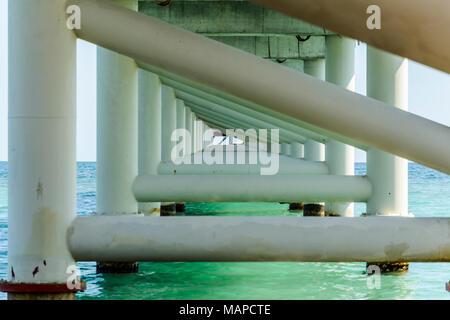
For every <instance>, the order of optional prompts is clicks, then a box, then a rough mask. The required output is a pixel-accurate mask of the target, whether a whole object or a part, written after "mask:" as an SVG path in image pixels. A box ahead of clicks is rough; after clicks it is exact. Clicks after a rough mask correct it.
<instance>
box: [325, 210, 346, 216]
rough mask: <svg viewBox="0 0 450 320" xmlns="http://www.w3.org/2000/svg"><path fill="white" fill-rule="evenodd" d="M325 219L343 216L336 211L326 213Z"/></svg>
mask: <svg viewBox="0 0 450 320" xmlns="http://www.w3.org/2000/svg"><path fill="white" fill-rule="evenodd" d="M325 217H342V215H341V214H340V213H337V212H334V211H325Z"/></svg>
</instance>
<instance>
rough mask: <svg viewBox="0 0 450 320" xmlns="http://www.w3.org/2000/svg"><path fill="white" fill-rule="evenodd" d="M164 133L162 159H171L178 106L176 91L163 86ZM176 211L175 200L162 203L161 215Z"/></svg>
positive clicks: (171, 213) (173, 213) (162, 137)
mask: <svg viewBox="0 0 450 320" xmlns="http://www.w3.org/2000/svg"><path fill="white" fill-rule="evenodd" d="M161 96H162V128H161V129H162V134H161V161H162V162H169V161H171V153H172V149H173V147H174V146H175V142H172V140H171V137H172V133H173V132H174V131H175V129H176V126H177V107H176V104H177V103H176V98H175V92H174V90H173V89H172V88H170V87H167V86H164V85H163V86H162V95H161ZM175 213H176V205H175V202H163V203H161V216H173V215H175Z"/></svg>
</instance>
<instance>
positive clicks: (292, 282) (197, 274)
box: [0, 162, 450, 299]
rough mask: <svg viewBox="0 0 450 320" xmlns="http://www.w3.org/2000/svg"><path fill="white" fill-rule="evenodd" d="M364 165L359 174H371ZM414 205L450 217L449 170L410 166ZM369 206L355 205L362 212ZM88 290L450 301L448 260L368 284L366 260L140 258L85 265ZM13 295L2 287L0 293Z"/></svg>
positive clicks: (1, 221)
mask: <svg viewBox="0 0 450 320" xmlns="http://www.w3.org/2000/svg"><path fill="white" fill-rule="evenodd" d="M365 170H366V169H365V163H358V164H356V169H355V173H356V174H365ZM77 174H78V183H77V191H78V192H77V212H78V215H84V216H86V215H90V214H91V213H92V212H93V211H95V201H96V200H95V199H96V197H95V163H86V162H82V163H78V168H77ZM7 181H8V163H7V162H0V279H6V277H7V255H8V252H7V250H8V243H7V239H8V217H7V216H8V204H7V193H8V190H7ZM409 211H410V212H412V213H413V214H414V215H415V216H416V217H449V216H450V176H449V175H446V174H443V173H439V172H437V171H434V170H432V169H428V168H426V167H423V166H420V165H417V164H414V163H410V164H409ZM363 212H365V204H361V203H358V204H356V205H355V216H359V215H360V214H361V213H363ZM186 215H192V216H196V215H224V216H238V215H241V216H243V215H246V216H292V215H302V212H301V211H300V212H289V210H288V205H287V204H279V203H248V204H247V203H229V204H225V203H197V204H194V203H188V204H187V206H186ZM78 266H79V267H80V269H81V273H82V278H83V279H84V280H85V281H86V282H87V290H86V291H85V292H83V293H79V294H77V298H78V299H450V292H447V291H446V290H445V283H446V282H448V281H449V280H450V264H449V263H410V266H409V271H408V272H406V273H397V274H387V275H382V276H381V281H380V288H379V289H376V288H373V286H371V285H368V282H369V283H371V284H373V282H371V281H370V279H369V281H368V277H367V275H365V263H295V262H289V263H284V262H277V263H272V262H270V263H269V262H253V263H230V262H228V263H211V262H208V263H200V262H196V263H173V262H172V263H140V265H139V273H136V274H126V275H108V274H96V273H95V263H91V262H83V263H78ZM5 298H6V295H5V294H3V293H0V299H5Z"/></svg>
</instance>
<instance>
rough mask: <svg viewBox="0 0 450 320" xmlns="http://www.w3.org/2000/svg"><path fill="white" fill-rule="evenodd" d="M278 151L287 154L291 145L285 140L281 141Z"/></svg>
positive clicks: (289, 152)
mask: <svg viewBox="0 0 450 320" xmlns="http://www.w3.org/2000/svg"><path fill="white" fill-rule="evenodd" d="M280 151H281V152H280V153H281V154H282V155H285V156H289V155H290V154H291V145H290V144H289V143H287V142H283V143H281V146H280Z"/></svg>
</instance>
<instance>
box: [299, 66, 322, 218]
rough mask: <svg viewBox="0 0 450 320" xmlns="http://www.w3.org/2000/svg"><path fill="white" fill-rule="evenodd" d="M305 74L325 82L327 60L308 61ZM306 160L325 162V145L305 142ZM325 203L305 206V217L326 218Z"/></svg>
mask: <svg viewBox="0 0 450 320" xmlns="http://www.w3.org/2000/svg"><path fill="white" fill-rule="evenodd" d="M304 73H306V74H309V75H310V76H313V77H315V78H317V79H320V80H322V81H325V59H322V58H321V59H315V60H307V61H305V64H304ZM305 160H309V161H325V145H324V144H323V143H320V142H317V141H314V140H311V139H308V140H306V142H305ZM324 209H325V203H323V202H319V203H307V204H305V205H304V206H303V215H304V216H324V215H325V211H324Z"/></svg>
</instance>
